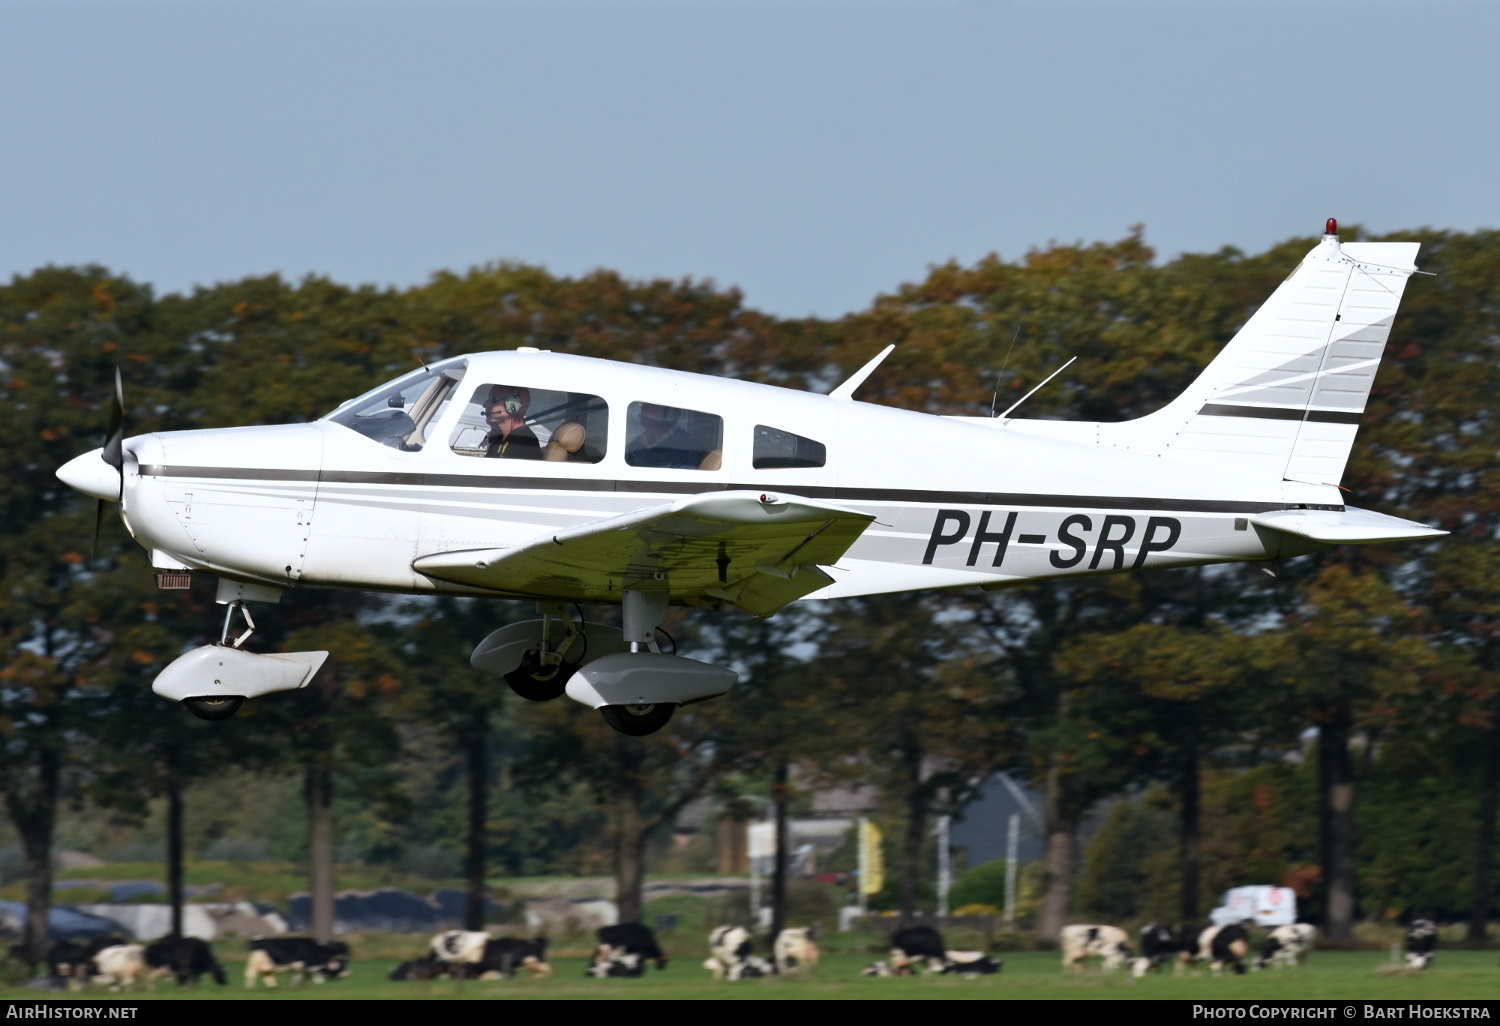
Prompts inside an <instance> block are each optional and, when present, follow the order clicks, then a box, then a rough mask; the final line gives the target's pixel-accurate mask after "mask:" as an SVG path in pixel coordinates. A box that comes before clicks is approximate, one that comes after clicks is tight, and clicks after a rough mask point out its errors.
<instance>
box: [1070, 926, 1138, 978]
mask: <svg viewBox="0 0 1500 1026" xmlns="http://www.w3.org/2000/svg"><path fill="white" fill-rule="evenodd" d="M1061 941H1062V964H1063V969H1064V970H1069V969H1072V970H1076V971H1078V972H1082V971H1083V968H1084V966H1083V963H1084V960H1085V959H1089V958H1097V959H1100V960H1101V964H1102V967H1103V968H1104V969H1105V970H1106V971H1109V970H1113V969H1119V968H1120V967H1122V966H1123V965H1124V964H1125V962H1126V960H1127V959H1129V958H1130V939H1129V936H1128V935H1127V934H1126V933H1125V931H1124V930H1122V929H1120V928H1119V927H1118V926H1093V925H1089V924H1085V923H1075V924H1073V925H1072V926H1064V927H1063V930H1062V935H1061Z"/></svg>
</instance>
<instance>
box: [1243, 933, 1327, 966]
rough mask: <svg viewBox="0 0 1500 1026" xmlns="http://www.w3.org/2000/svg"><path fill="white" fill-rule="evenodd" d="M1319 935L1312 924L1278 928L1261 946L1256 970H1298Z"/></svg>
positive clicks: (1256, 961)
mask: <svg viewBox="0 0 1500 1026" xmlns="http://www.w3.org/2000/svg"><path fill="white" fill-rule="evenodd" d="M1317 935H1318V931H1317V928H1316V927H1314V926H1313V925H1312V924H1311V923H1289V924H1287V925H1286V926H1278V927H1276V929H1274V930H1272V931H1271V933H1270V936H1268V937H1267V938H1266V943H1265V944H1264V945H1262V946H1261V949H1260V957H1259V958H1257V959H1256V960H1255V965H1254V968H1256V969H1265V968H1266V967H1267V966H1275V967H1276V968H1278V969H1295V968H1297V967H1298V966H1300V965H1301V964H1302V962H1303V961H1304V960H1305V959H1306V958H1307V953H1308V952H1309V951H1311V950H1312V946H1313V940H1314V938H1316V937H1317Z"/></svg>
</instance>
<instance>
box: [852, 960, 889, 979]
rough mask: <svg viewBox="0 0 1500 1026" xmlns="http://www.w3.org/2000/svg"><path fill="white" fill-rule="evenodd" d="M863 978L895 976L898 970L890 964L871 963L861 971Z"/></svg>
mask: <svg viewBox="0 0 1500 1026" xmlns="http://www.w3.org/2000/svg"><path fill="white" fill-rule="evenodd" d="M859 975H861V976H895V975H896V968H895V966H893V965H891V963H889V962H871V963H870V964H869V965H867V966H865V967H864V968H863V969H861V970H860V971H859Z"/></svg>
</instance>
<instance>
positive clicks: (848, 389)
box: [828, 343, 896, 403]
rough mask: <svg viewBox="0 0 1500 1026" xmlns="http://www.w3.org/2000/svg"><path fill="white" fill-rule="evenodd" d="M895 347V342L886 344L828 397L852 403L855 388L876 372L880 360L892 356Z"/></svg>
mask: <svg viewBox="0 0 1500 1026" xmlns="http://www.w3.org/2000/svg"><path fill="white" fill-rule="evenodd" d="M895 348H896V346H895V344H894V343H893V344H891V345H888V346H886V347H885V348H884V349H882V350H881V351H880V352H879V353H877V354H876V355H875V359H873V360H871V361H870V362H869V363H867V364H865V365H864V366H863V367H861V368H860V369H859V370H857V371H855V372H854V373H853V374H851V375H849V377H848V379H847V380H846V381H845V382H844V383H843V384H842V385H840V386H839V387H838V388H835V389H834V390H833V391H832V392H829V393H828V398H830V399H837V400H839V401H840V402H846V403H852V402H853V401H854V390H855V389H856V388H858V387H859V386H860V385H863V384H864V383H865V378H868V377H869V376H870V375H871V374H873V373H875V368H876V367H879V366H880V361H881V360H884V359H885V358H886V357H887V356H890V355H891V350H892V349H895Z"/></svg>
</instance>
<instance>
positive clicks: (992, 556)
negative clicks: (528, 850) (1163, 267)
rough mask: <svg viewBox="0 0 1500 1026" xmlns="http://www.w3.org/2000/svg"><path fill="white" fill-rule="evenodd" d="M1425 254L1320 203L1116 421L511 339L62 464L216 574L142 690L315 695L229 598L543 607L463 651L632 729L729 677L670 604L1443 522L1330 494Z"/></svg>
mask: <svg viewBox="0 0 1500 1026" xmlns="http://www.w3.org/2000/svg"><path fill="white" fill-rule="evenodd" d="M1417 248H1418V245H1417V244H1416V243H1405V242H1359V243H1347V244H1341V243H1340V241H1339V238H1338V235H1337V225H1336V223H1335V222H1333V221H1332V220H1330V221H1329V222H1328V226H1327V234H1325V235H1324V236H1323V239H1322V241H1321V243H1319V244H1318V245H1317V246H1316V247H1315V248H1314V249H1313V250H1312V251H1311V252H1310V253H1308V255H1307V257H1306V258H1305V259H1304V260H1303V261H1302V263H1301V265H1300V266H1298V267H1297V269H1296V270H1295V271H1293V272H1292V274H1291V276H1290V277H1289V278H1287V280H1286V281H1285V282H1284V283H1283V284H1282V285H1281V286H1280V287H1279V288H1278V289H1277V290H1276V292H1275V293H1274V294H1273V295H1272V296H1271V298H1270V300H1269V301H1268V302H1266V304H1265V305H1264V306H1262V307H1261V308H1260V309H1259V310H1258V311H1257V312H1256V313H1255V315H1254V316H1253V317H1251V318H1250V320H1249V322H1248V323H1246V324H1245V326H1244V327H1243V328H1242V329H1241V330H1240V331H1239V333H1238V334H1237V335H1235V337H1234V339H1233V340H1232V341H1231V342H1230V343H1229V344H1228V346H1226V347H1225V348H1224V350H1223V351H1222V352H1221V353H1219V355H1218V356H1217V357H1216V358H1215V359H1214V360H1213V362H1212V363H1210V364H1209V366H1208V367H1207V369H1205V370H1204V371H1203V373H1202V374H1201V375H1200V376H1199V377H1198V379H1197V380H1196V381H1194V382H1193V384H1192V385H1191V386H1190V387H1189V388H1188V389H1187V391H1185V392H1184V393H1182V395H1180V396H1179V397H1178V398H1177V399H1175V400H1174V401H1173V402H1171V403H1169V404H1168V405H1167V406H1165V407H1164V408H1163V409H1161V410H1158V411H1157V412H1155V413H1153V414H1150V415H1149V416H1146V417H1141V418H1140V419H1138V420H1133V421H1127V422H1124V423H1118V424H1095V423H1081V422H1071V421H1042V420H1017V419H1011V418H1007V417H1003V416H1002V417H998V418H980V417H939V416H932V415H929V414H924V413H915V412H907V411H903V410H896V409H890V408H887V407H883V406H875V405H869V404H865V403H859V402H855V401H854V399H853V393H854V390H855V389H856V388H857V387H858V386H859V384H860V383H861V382H863V381H864V379H865V378H866V377H867V376H868V375H869V374H870V372H871V371H873V370H874V368H875V366H876V365H877V364H878V363H879V362H880V360H881V359H882V358H883V357H884V356H885V355H886V353H888V352H889V351H890V350H889V349H887V350H886V353H881V354H880V355H879V356H877V357H876V358H875V359H873V360H871V361H870V362H869V363H868V364H866V365H865V366H864V367H863V368H862V369H861V370H860V371H859V372H858V373H856V374H855V375H854V376H853V377H851V378H850V379H849V380H848V381H845V382H844V383H843V384H842V385H840V386H839V387H838V388H836V389H834V390H833V392H831V393H830V394H828V395H815V394H810V393H804V392H797V391H792V390H789V389H784V388H777V387H772V386H768V385H757V384H750V383H748V382H743V381H732V380H724V379H719V378H714V377H709V376H705V375H701V374H689V373H681V372H677V371H669V370H660V369H657V368H651V367H641V366H636V365H632V364H622V363H614V362H610V361H606V360H598V359H589V358H585V357H579V356H569V355H564V354H561V353H551V352H545V351H539V350H536V349H526V348H522V349H517V350H515V351H513V352H495V353H477V354H473V355H469V356H459V357H454V358H452V359H448V360H444V361H443V362H441V363H436V364H433V365H432V366H429V367H423V368H420V369H417V370H415V371H413V372H411V373H410V374H407V375H405V376H404V377H401V378H398V379H396V380H395V381H392V382H390V383H389V384H386V385H382V386H381V387H379V388H377V389H375V390H374V391H372V392H369V393H366V394H365V395H362V396H360V397H359V398H357V399H352V400H350V401H349V402H347V403H345V404H344V405H342V406H340V407H339V408H338V409H337V410H335V411H334V412H332V413H330V414H329V415H328V416H326V417H324V418H323V419H321V420H319V421H317V422H315V423H312V424H296V425H284V426H273V427H241V428H227V429H221V430H204V431H175V432H163V433H158V434H147V435H138V436H135V437H132V438H128V439H126V438H123V433H122V431H121V429H120V422H121V417H122V415H123V413H122V411H123V402H122V401H119V400H118V395H117V405H116V407H115V411H114V418H113V421H112V424H111V428H110V432H109V439H108V442H107V443H106V445H105V446H104V447H103V448H101V449H96V450H94V451H93V452H89V453H86V454H84V455H82V456H79V457H78V458H76V459H74V460H72V461H71V462H69V463H68V464H67V465H66V466H64V467H63V468H62V469H60V470H59V471H58V472H57V474H58V477H59V478H61V479H62V480H63V481H64V482H66V483H67V484H69V485H70V486H72V487H73V488H76V489H77V490H78V491H81V492H84V493H85V494H88V495H91V496H94V497H96V498H98V499H100V500H108V501H118V502H119V503H120V511H121V515H122V518H123V519H124V521H125V524H126V527H127V528H128V529H129V530H130V532H131V534H132V535H133V536H134V538H135V540H136V541H137V542H139V543H140V544H141V545H142V546H143V547H144V548H146V549H147V550H149V551H150V552H151V560H152V565H153V566H154V567H156V568H157V571H158V582H159V583H160V584H161V585H162V586H164V587H186V586H187V584H188V581H189V574H190V572H193V571H199V572H203V573H208V574H213V575H214V576H215V577H217V578H218V601H219V602H220V603H223V604H225V605H227V606H228V609H227V610H226V613H225V621H224V632H223V636H222V638H221V640H220V643H218V644H215V645H207V646H204V647H202V648H199V649H195V650H193V651H191V652H188V653H186V654H185V655H183V656H181V657H180V658H178V659H177V660H176V661H175V662H174V663H172V664H171V665H170V666H168V667H167V669H165V670H164V671H163V672H162V673H161V674H160V676H158V677H157V679H156V681H155V683H154V685H153V690H155V691H156V693H158V694H160V695H162V696H164V697H166V698H169V699H173V700H176V701H180V702H182V703H183V704H184V705H186V706H187V707H188V709H189V710H191V711H192V712H193V713H194V714H195V715H198V716H201V717H203V718H205V719H223V718H225V717H228V716H232V715H233V714H234V713H235V712H236V711H237V710H238V708H239V706H240V704H241V703H242V702H243V701H244V699H246V698H251V697H258V696H260V695H264V694H268V693H270V692H274V691H284V690H291V689H294V688H298V687H303V686H305V685H306V684H307V682H308V681H309V680H310V679H311V678H312V676H313V674H314V673H315V672H316V671H317V669H318V667H319V666H320V665H321V664H322V662H323V660H324V658H325V657H326V655H327V653H325V652H300V653H283V654H275V655H258V654H252V653H250V652H247V651H245V650H244V649H243V648H241V647H240V646H241V645H242V644H243V643H244V641H245V639H246V638H247V637H248V636H249V634H250V631H251V628H253V622H252V621H251V620H250V617H249V615H248V613H247V611H246V610H245V603H246V602H256V601H260V602H275V601H277V600H278V599H279V598H280V596H281V594H282V593H283V592H284V591H285V590H286V589H288V588H293V587H298V586H318V587H341V588H365V589H375V590H381V591H388V592H398V593H407V594H425V593H443V594H458V595H479V596H493V597H500V598H512V599H514V598H529V599H535V600H537V602H538V606H539V610H540V618H539V619H536V620H531V621H526V622H524V623H517V624H512V625H511V626H508V627H505V628H502V629H500V630H498V631H496V632H494V633H493V634H491V635H490V636H489V637H488V638H486V639H484V641H483V642H481V643H480V645H479V646H478V648H476V649H475V651H474V654H473V656H472V661H473V664H474V665H475V666H476V667H478V668H479V669H481V670H485V671H489V672H493V673H498V674H501V675H503V676H505V678H506V679H507V681H508V682H509V683H510V685H511V687H512V688H513V689H514V690H515V691H516V692H517V693H519V694H520V695H521V696H522V697H524V698H527V699H530V700H533V701H543V700H548V699H553V698H557V697H559V696H560V695H562V694H564V693H566V694H567V695H568V696H569V697H571V698H574V699H576V700H577V701H580V702H583V703H585V704H587V705H590V706H592V707H594V708H596V709H599V710H600V711H601V712H602V713H603V715H604V718H605V719H606V720H608V722H609V723H610V724H611V725H612V726H613V727H615V728H616V729H617V730H620V731H622V732H624V733H626V734H633V735H644V734H649V733H652V732H653V731H656V730H658V729H660V728H661V727H662V726H664V725H665V724H666V722H667V721H668V720H669V719H671V716H672V714H673V712H674V711H675V709H676V708H677V706H679V705H683V704H686V703H689V702H696V701H701V700H703V699H707V698H712V697H715V696H717V695H722V694H724V693H725V692H726V691H728V690H729V688H730V686H731V685H732V684H733V683H734V681H735V679H736V677H735V673H734V672H733V671H732V670H729V669H725V668H722V667H716V666H711V665H709V664H706V663H702V662H698V661H695V660H691V659H687V658H683V657H679V656H677V655H675V654H673V655H667V654H663V653H662V652H661V651H660V650H659V648H658V646H657V643H656V640H655V636H656V633H657V631H656V629H657V627H658V626H659V625H660V624H661V622H662V620H663V618H664V616H665V614H666V610H667V607H668V605H670V604H687V605H696V606H708V607H711V608H721V607H723V606H737V607H739V608H740V609H742V610H745V611H747V612H749V613H751V614H753V615H756V616H769V615H771V614H772V613H774V612H776V610H778V609H780V608H781V607H782V606H784V605H786V604H787V603H790V602H794V601H796V600H797V599H800V598H804V597H807V596H815V597H818V598H834V597H842V596H852V595H873V594H879V593H885V592H899V591H913V590H922V589H930V588H949V589H951V588H961V587H981V588H987V589H994V588H1003V587H1007V586H1009V585H1014V584H1019V583H1022V582H1025V581H1030V580H1036V579H1038V578H1048V577H1067V576H1076V575H1082V574H1101V573H1115V572H1121V571H1130V570H1143V569H1149V568H1156V567H1175V566H1192V565H1195V564H1203V563H1221V562H1230V561H1269V560H1274V559H1280V558H1285V557H1289V556H1297V555H1301V554H1304V553H1309V552H1313V551H1316V550H1318V549H1321V548H1323V547H1325V546H1329V545H1336V544H1341V543H1360V542H1383V541H1397V540H1402V539H1418V538H1429V537H1433V536H1436V535H1440V534H1443V533H1444V532H1442V531H1439V530H1435V529H1433V528H1430V527H1426V526H1423V525H1422V524H1417V523H1412V522H1410V521H1406V520H1399V519H1396V518H1394V517H1389V516H1383V515H1381V514H1379V513H1372V512H1368V511H1365V510H1360V509H1355V508H1353V507H1350V506H1346V505H1345V504H1344V502H1343V500H1342V499H1341V498H1340V494H1339V488H1338V483H1339V479H1340V477H1341V476H1342V475H1343V472H1344V465H1345V463H1346V462H1347V460H1348V457H1349V452H1350V449H1351V447H1352V445H1353V442H1354V436H1355V432H1356V430H1357V429H1358V426H1359V418H1360V414H1361V412H1362V411H1363V410H1364V408H1365V401H1366V399H1367V398H1368V396H1369V394H1370V385H1371V382H1372V381H1373V380H1374V378H1375V372H1376V369H1377V367H1378V366H1379V363H1380V358H1381V354H1382V351H1383V350H1384V347H1385V343H1386V339H1387V338H1388V336H1389V334H1390V330H1391V322H1392V319H1393V318H1394V316H1395V313H1396V306H1397V303H1398V302H1399V300H1400V297H1401V292H1402V289H1403V288H1404V287H1405V285H1406V280H1407V278H1408V277H1409V276H1410V275H1411V274H1412V273H1413V272H1414V269H1415V264H1414V261H1415V259H1416V254H1417ZM102 508H103V507H102V506H101V509H102ZM830 571H831V572H830ZM585 602H589V603H620V604H621V605H622V606H623V624H624V628H623V630H621V629H618V628H606V627H602V626H600V625H585V624H583V623H582V622H581V620H582V618H581V616H580V617H579V619H577V620H575V619H574V618H573V616H571V615H570V614H569V607H570V606H571V605H572V604H574V603H585ZM236 611H238V613H239V614H240V616H241V618H242V619H243V620H244V622H245V625H246V626H245V629H244V630H243V631H239V632H238V633H236V631H237V630H238V628H237V627H236V626H235V623H234V617H235V614H236Z"/></svg>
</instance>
